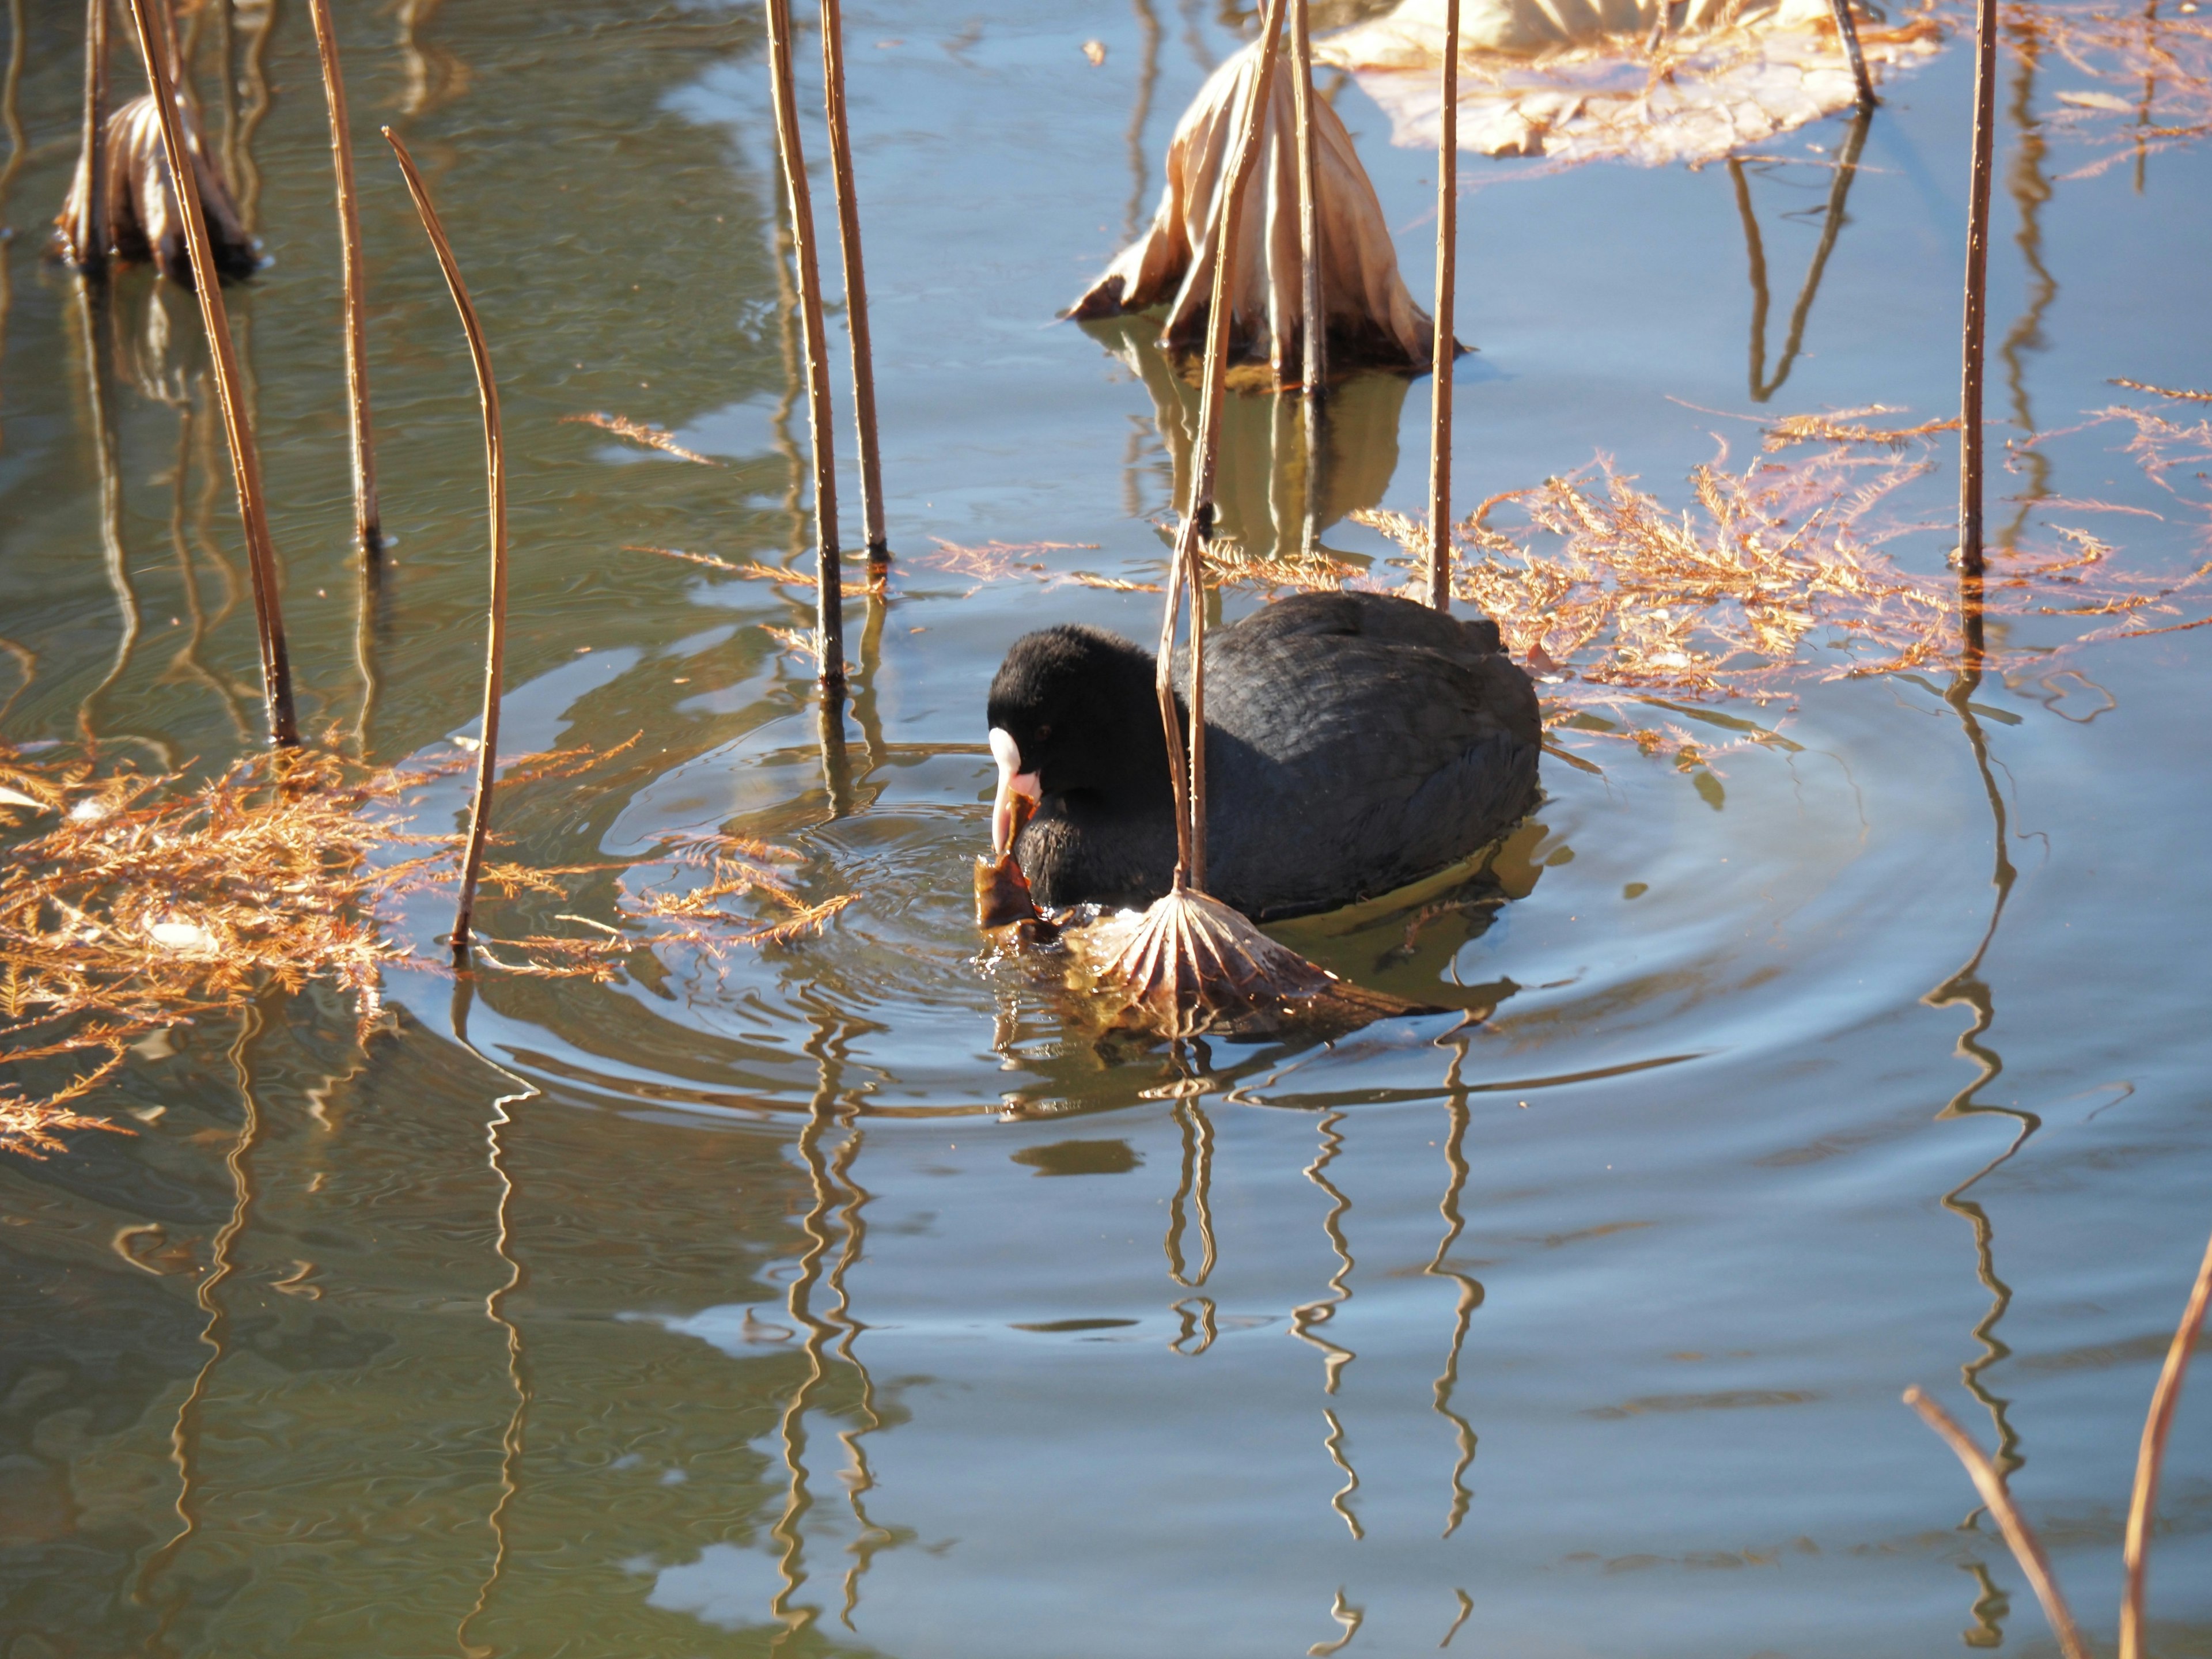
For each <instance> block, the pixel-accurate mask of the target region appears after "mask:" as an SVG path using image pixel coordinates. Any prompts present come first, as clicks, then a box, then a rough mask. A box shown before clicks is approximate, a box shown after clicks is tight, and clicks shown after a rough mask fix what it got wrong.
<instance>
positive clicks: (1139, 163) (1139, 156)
mask: <svg viewBox="0 0 2212 1659" xmlns="http://www.w3.org/2000/svg"><path fill="white" fill-rule="evenodd" d="M15 3H16V4H18V5H20V4H21V3H22V0H15ZM1129 3H1130V4H1131V5H1133V7H1135V8H1136V12H1137V40H1138V41H1139V46H1138V48H1137V51H1138V54H1139V55H1138V63H1139V68H1138V70H1137V103H1136V107H1135V108H1133V109H1132V110H1131V111H1130V112H1129V134H1128V143H1129V205H1128V209H1127V211H1125V212H1124V213H1123V214H1122V216H1121V240H1122V242H1123V243H1124V244H1125V245H1126V244H1127V243H1130V242H1133V241H1135V240H1137V226H1138V223H1139V221H1140V219H1141V217H1142V216H1143V214H1144V211H1145V186H1146V185H1147V184H1149V183H1150V182H1151V179H1149V177H1148V176H1147V175H1146V171H1145V124H1146V122H1147V121H1149V120H1151V119H1152V91H1153V88H1155V87H1156V86H1158V83H1159V78H1160V20H1159V15H1158V13H1156V12H1155V11H1153V9H1152V0H1129Z"/></svg>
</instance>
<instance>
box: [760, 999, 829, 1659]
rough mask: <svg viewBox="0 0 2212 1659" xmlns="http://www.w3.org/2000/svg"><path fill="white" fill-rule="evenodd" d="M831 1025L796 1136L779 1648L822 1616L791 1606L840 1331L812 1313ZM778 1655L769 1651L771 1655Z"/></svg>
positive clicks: (825, 1186) (823, 1218) (820, 1037)
mask: <svg viewBox="0 0 2212 1659" xmlns="http://www.w3.org/2000/svg"><path fill="white" fill-rule="evenodd" d="M827 1042H828V1034H827V1030H826V1022H824V1023H823V1029H820V1030H817V1033H816V1039H815V1042H813V1043H811V1044H809V1045H808V1046H809V1047H810V1048H815V1049H816V1050H817V1059H818V1060H819V1061H820V1063H821V1066H822V1073H823V1085H822V1089H821V1091H820V1092H819V1093H818V1094H817V1097H816V1098H815V1103H814V1110H813V1112H812V1114H811V1115H810V1116H809V1117H808V1119H807V1121H806V1127H805V1128H803V1129H801V1130H800V1131H799V1162H800V1163H802V1164H805V1166H806V1176H807V1181H808V1183H809V1185H810V1187H811V1190H812V1193H813V1202H812V1204H811V1205H810V1206H808V1209H807V1211H806V1213H805V1217H804V1218H802V1219H801V1222H800V1225H801V1227H802V1228H803V1229H804V1231H805V1234H806V1249H805V1251H804V1252H803V1253H802V1254H801V1255H800V1256H799V1271H798V1272H797V1273H795V1274H793V1277H792V1281H791V1290H790V1292H789V1294H788V1296H787V1299H786V1302H785V1307H786V1309H787V1311H788V1312H789V1313H790V1315H791V1320H792V1323H793V1324H794V1325H798V1326H800V1327H802V1328H804V1329H805V1332H806V1349H805V1352H806V1376H805V1379H804V1380H803V1381H802V1382H801V1383H799V1387H798V1388H797V1389H794V1390H793V1393H792V1396H791V1402H790V1404H789V1405H787V1407H785V1408H784V1413H783V1421H782V1425H781V1427H782V1437H783V1461H784V1467H785V1468H787V1470H788V1471H789V1472H790V1475H791V1485H790V1488H789V1490H788V1492H787V1495H786V1497H785V1498H784V1504H783V1513H782V1514H781V1516H778V1517H777V1518H776V1522H775V1526H774V1527H772V1528H769V1536H770V1537H772V1538H774V1539H775V1541H776V1543H777V1544H778V1545H779V1546H780V1547H781V1554H780V1555H778V1557H777V1558H776V1572H777V1575H778V1577H779V1578H780V1580H781V1583H779V1585H778V1587H777V1589H776V1593H775V1599H774V1600H773V1601H770V1602H769V1612H770V1613H773V1614H774V1615H775V1617H776V1618H777V1619H779V1620H782V1622H783V1626H784V1628H783V1632H782V1633H781V1635H780V1636H779V1637H778V1638H776V1642H775V1648H781V1646H782V1645H783V1644H784V1643H785V1642H787V1641H788V1640H790V1639H791V1638H793V1637H794V1636H797V1635H798V1634H799V1632H802V1631H804V1630H805V1629H806V1628H807V1627H808V1626H811V1624H813V1622H814V1621H815V1620H817V1619H818V1618H819V1617H820V1616H821V1609H820V1608H819V1607H798V1608H794V1607H793V1606H792V1598H793V1596H795V1595H798V1594H799V1589H800V1588H801V1587H802V1586H803V1585H805V1583H806V1566H805V1559H804V1557H803V1550H804V1543H803V1540H802V1538H801V1535H800V1533H799V1523H800V1522H802V1521H804V1520H805V1517H806V1513H807V1511H808V1510H811V1509H812V1508H813V1507H814V1498H813V1494H812V1493H811V1492H809V1491H808V1489H807V1471H806V1407H807V1405H808V1403H809V1402H810V1401H811V1400H812V1398H813V1395H814V1390H815V1389H816V1388H817V1387H818V1386H819V1385H820V1384H821V1382H822V1379H823V1376H824V1375H825V1374H826V1372H827V1370H828V1366H827V1363H826V1361H827V1356H828V1350H829V1340H830V1339H831V1337H833V1336H834V1335H835V1334H836V1331H835V1329H834V1328H832V1327H831V1326H830V1324H829V1322H827V1321H826V1320H824V1319H823V1318H822V1317H821V1316H819V1315H818V1314H817V1313H816V1312H815V1311H814V1309H813V1305H812V1304H813V1297H814V1287H815V1285H816V1284H817V1281H818V1280H819V1278H820V1275H821V1269H822V1258H823V1256H824V1255H827V1254H828V1252H829V1232H828V1231H827V1223H828V1221H829V1212H830V1208H831V1206H832V1205H833V1203H834V1202H835V1201H836V1190H837V1189H836V1182H834V1181H833V1180H832V1179H831V1178H830V1175H829V1166H828V1165H827V1164H825V1163H824V1162H823V1157H822V1134H823V1130H825V1129H827V1128H828V1127H829V1125H830V1123H831V1122H832V1121H833V1115H834V1111H835V1106H834V1102H835V1097H836V1086H835V1079H836V1069H837V1068H836V1060H834V1058H833V1057H832V1056H831V1055H830V1054H829V1050H828V1048H827V1046H826V1045H827ZM774 1650H775V1649H771V1650H770V1651H771V1652H773V1651H774Z"/></svg>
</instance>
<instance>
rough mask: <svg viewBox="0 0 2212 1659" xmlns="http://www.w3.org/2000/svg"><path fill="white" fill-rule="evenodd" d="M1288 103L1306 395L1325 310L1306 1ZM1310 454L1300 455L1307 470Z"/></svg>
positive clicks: (1296, 4) (1320, 349)
mask: <svg viewBox="0 0 2212 1659" xmlns="http://www.w3.org/2000/svg"><path fill="white" fill-rule="evenodd" d="M1291 69H1292V75H1291V106H1292V108H1293V110H1294V112H1296V115H1297V126H1298V274H1299V276H1300V277H1301V278H1302V279H1303V282H1304V296H1303V300H1304V303H1303V306H1302V309H1303V310H1304V313H1305V319H1306V326H1305V365H1304V375H1303V378H1304V381H1305V392H1306V396H1307V397H1309V398H1318V397H1320V396H1321V395H1322V388H1323V385H1324V382H1325V380H1326V377H1327V375H1328V311H1327V310H1326V308H1325V307H1324V306H1323V304H1322V291H1321V204H1320V199H1319V197H1318V196H1317V194H1316V191H1315V188H1314V183H1315V180H1314V169H1315V165H1316V161H1315V155H1314V124H1313V100H1314V84H1313V31H1312V28H1311V26H1310V19H1309V17H1308V15H1307V0H1291ZM1313 459H1314V458H1313V457H1312V456H1310V455H1309V456H1308V457H1307V458H1306V465H1307V467H1308V468H1309V469H1310V468H1311V467H1312V465H1313Z"/></svg>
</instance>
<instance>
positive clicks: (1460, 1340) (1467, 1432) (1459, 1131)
mask: <svg viewBox="0 0 2212 1659" xmlns="http://www.w3.org/2000/svg"><path fill="white" fill-rule="evenodd" d="M1465 1052H1466V1050H1465V1048H1464V1046H1462V1048H1459V1049H1458V1051H1457V1052H1456V1053H1455V1056H1454V1058H1453V1060H1452V1070H1453V1073H1454V1075H1453V1079H1452V1081H1453V1082H1454V1083H1455V1084H1456V1082H1457V1081H1458V1078H1457V1072H1458V1067H1459V1059H1460V1056H1462V1055H1463V1054H1465ZM1467 1121H1468V1105H1467V1097H1466V1096H1465V1095H1464V1094H1461V1093H1455V1094H1454V1095H1453V1097H1452V1101H1451V1133H1449V1135H1448V1136H1447V1137H1446V1139H1445V1140H1444V1162H1445V1163H1446V1164H1449V1166H1450V1168H1451V1179H1450V1182H1449V1183H1448V1184H1447V1185H1446V1187H1445V1188H1444V1196H1443V1202H1442V1203H1441V1204H1440V1205H1438V1206H1437V1208H1438V1209H1439V1210H1440V1211H1441V1212H1443V1218H1444V1236H1443V1238H1442V1239H1441V1240H1439V1241H1438V1242H1437V1253H1436V1255H1435V1256H1434V1257H1433V1258H1432V1259H1431V1261H1430V1262H1429V1265H1428V1266H1427V1267H1425V1268H1423V1269H1422V1270H1421V1271H1422V1272H1424V1273H1428V1274H1430V1275H1431V1276H1432V1277H1434V1278H1437V1279H1450V1280H1451V1281H1452V1283H1453V1284H1455V1285H1457V1286H1458V1287H1459V1302H1458V1305H1457V1308H1456V1310H1455V1312H1454V1314H1453V1316H1452V1337H1451V1347H1450V1350H1449V1352H1448V1353H1447V1354H1446V1355H1445V1358H1444V1368H1443V1371H1442V1372H1441V1373H1440V1374H1439V1375H1438V1376H1437V1382H1436V1409H1437V1416H1439V1417H1441V1418H1443V1419H1444V1420H1445V1421H1446V1422H1448V1423H1449V1424H1450V1425H1452V1433H1453V1435H1454V1437H1455V1440H1456V1443H1457V1445H1458V1448H1459V1462H1456V1463H1455V1464H1454V1465H1453V1466H1452V1474H1451V1509H1450V1510H1449V1513H1448V1514H1447V1515H1446V1516H1445V1517H1444V1529H1443V1536H1444V1537H1446V1538H1449V1537H1450V1536H1451V1535H1452V1534H1454V1533H1455V1532H1457V1531H1458V1530H1459V1523H1460V1522H1462V1521H1464V1520H1465V1519H1467V1507H1468V1504H1469V1503H1470V1502H1471V1501H1472V1498H1473V1495H1472V1494H1471V1493H1470V1492H1468V1489H1467V1466H1468V1464H1470V1463H1472V1462H1474V1440H1475V1436H1474V1429H1473V1428H1472V1427H1471V1426H1470V1425H1468V1420H1467V1419H1465V1418H1464V1417H1462V1416H1461V1415H1460V1414H1459V1413H1457V1412H1455V1411H1454V1410H1453V1409H1452V1392H1453V1390H1454V1389H1457V1388H1458V1387H1459V1356H1460V1350H1461V1348H1462V1346H1464V1345H1465V1343H1466V1341H1467V1326H1468V1320H1469V1319H1470V1318H1472V1317H1473V1316H1474V1310H1476V1309H1477V1308H1479V1307H1480V1306H1481V1305H1482V1286H1481V1285H1480V1284H1479V1283H1478V1282H1477V1281H1476V1280H1475V1279H1474V1278H1473V1277H1472V1276H1471V1275H1469V1274H1467V1273H1461V1272H1460V1271H1459V1270H1458V1269H1457V1268H1455V1267H1446V1266H1445V1265H1444V1258H1445V1257H1446V1256H1447V1255H1449V1254H1450V1253H1451V1247H1452V1246H1453V1245H1455V1244H1456V1243H1459V1236H1460V1233H1461V1231H1462V1230H1463V1229H1464V1228H1465V1227H1466V1225H1467V1222H1466V1220H1465V1218H1463V1217H1462V1215H1461V1214H1460V1208H1459V1204H1460V1195H1461V1194H1462V1193H1463V1192H1465V1191H1466V1189H1467V1175H1468V1169H1467V1153H1466V1151H1465V1146H1466V1140H1467Z"/></svg>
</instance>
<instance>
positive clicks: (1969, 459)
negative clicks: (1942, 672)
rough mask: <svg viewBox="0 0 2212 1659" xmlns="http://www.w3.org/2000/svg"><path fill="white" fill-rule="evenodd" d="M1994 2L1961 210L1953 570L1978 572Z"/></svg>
mask: <svg viewBox="0 0 2212 1659" xmlns="http://www.w3.org/2000/svg"><path fill="white" fill-rule="evenodd" d="M1996 124H1997V0H1977V4H1976V7H1975V18H1974V153H1973V171H1972V178H1971V179H1970V189H1969V191H1968V197H1967V209H1966V214H1967V217H1966V330H1965V335H1966V338H1965V343H1964V348H1963V350H1962V353H1961V357H1962V362H1961V366H1960V384H1959V568H1960V569H1961V570H1963V571H1965V572H1966V574H1968V575H1970V576H1978V575H1980V574H1982V448H1983V443H1982V365H1983V358H1984V343H1985V341H1986V337H1987V336H1988V333H1989V281H1990V167H1991V165H1992V161H1993V158H1994V156H1995V154H1996Z"/></svg>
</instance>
